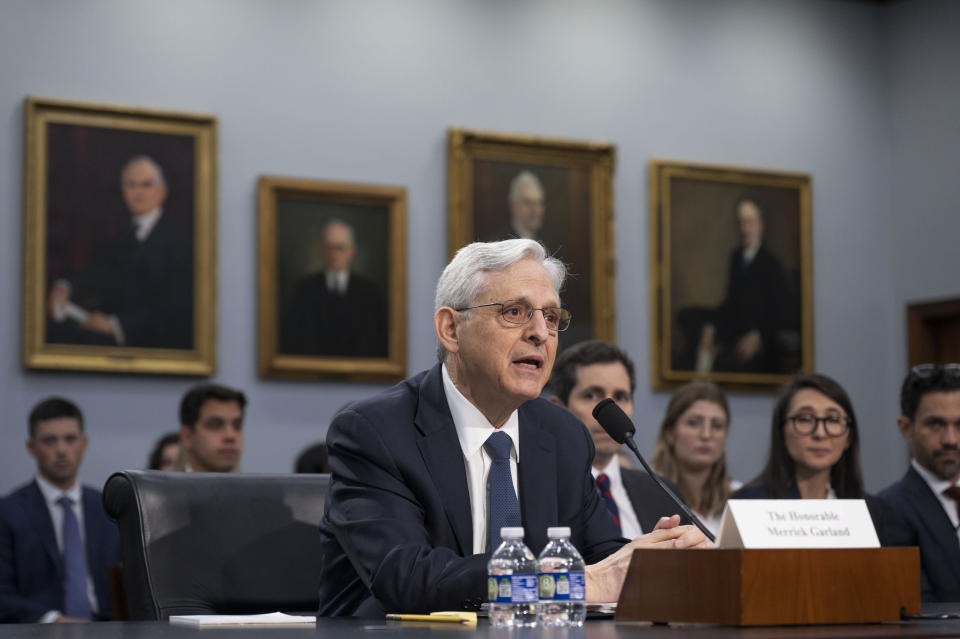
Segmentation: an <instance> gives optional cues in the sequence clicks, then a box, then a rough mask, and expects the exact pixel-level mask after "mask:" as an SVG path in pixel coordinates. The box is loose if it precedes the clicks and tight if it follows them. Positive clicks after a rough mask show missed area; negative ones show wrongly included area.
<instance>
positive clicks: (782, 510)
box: [717, 499, 880, 548]
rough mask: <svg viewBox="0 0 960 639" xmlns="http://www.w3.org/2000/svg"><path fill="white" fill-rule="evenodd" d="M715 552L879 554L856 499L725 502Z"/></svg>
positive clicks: (877, 542)
mask: <svg viewBox="0 0 960 639" xmlns="http://www.w3.org/2000/svg"><path fill="white" fill-rule="evenodd" d="M717 546H718V547H719V548H879V547H880V540H879V539H877V531H876V530H875V529H874V527H873V520H872V519H871V518H870V511H868V510H867V503H866V502H865V501H863V500H862V499H731V500H730V501H728V502H727V505H726V507H725V508H724V509H723V518H722V519H721V521H720V535H719V536H718V537H717Z"/></svg>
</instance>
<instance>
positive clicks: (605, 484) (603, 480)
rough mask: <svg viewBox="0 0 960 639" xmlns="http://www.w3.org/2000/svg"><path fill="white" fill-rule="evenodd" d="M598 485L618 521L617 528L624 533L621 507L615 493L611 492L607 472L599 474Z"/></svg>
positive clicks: (608, 507)
mask: <svg viewBox="0 0 960 639" xmlns="http://www.w3.org/2000/svg"><path fill="white" fill-rule="evenodd" d="M597 487H598V488H599V489H600V494H601V495H602V496H603V501H605V502H607V510H609V511H610V514H611V515H612V516H613V521H615V522H617V530H619V531H620V534H623V529H622V528H621V527H620V509H619V508H618V507H617V500H616V499H614V498H613V493H612V492H610V478H609V477H607V475H606V473H600V474H599V475H597Z"/></svg>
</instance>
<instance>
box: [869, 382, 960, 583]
mask: <svg viewBox="0 0 960 639" xmlns="http://www.w3.org/2000/svg"><path fill="white" fill-rule="evenodd" d="M897 427H898V428H899V429H900V433H901V434H902V435H903V438H904V440H906V442H907V446H908V447H909V449H910V455H911V457H912V458H913V459H912V460H911V462H910V468H908V469H907V473H906V475H904V477H903V478H902V479H901V480H899V481H897V482H895V483H894V484H893V485H891V486H889V487H888V488H886V489H885V490H883V491H882V492H881V493H880V494H879V495H878V497H879V498H880V499H881V500H882V501H883V503H884V504H885V505H886V507H887V515H888V518H889V522H888V524H887V529H888V537H889V543H890V544H891V545H896V546H919V547H920V563H921V566H922V569H923V571H922V572H923V581H922V590H921V594H922V596H923V599H924V601H960V516H958V515H960V513H958V511H960V486H958V483H960V364H945V365H942V366H940V365H934V364H923V365H920V366H915V367H914V368H913V369H912V370H911V371H910V374H909V375H907V377H906V379H905V380H904V382H903V387H902V389H901V391H900V418H899V419H898V420H897Z"/></svg>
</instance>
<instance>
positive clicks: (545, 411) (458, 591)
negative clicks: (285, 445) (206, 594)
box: [319, 239, 709, 618]
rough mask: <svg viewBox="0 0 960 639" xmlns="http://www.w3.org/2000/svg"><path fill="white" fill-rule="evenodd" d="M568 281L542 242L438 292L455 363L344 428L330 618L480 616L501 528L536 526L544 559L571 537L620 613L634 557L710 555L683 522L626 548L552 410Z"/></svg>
mask: <svg viewBox="0 0 960 639" xmlns="http://www.w3.org/2000/svg"><path fill="white" fill-rule="evenodd" d="M564 277H565V268H564V266H563V264H562V263H561V262H560V261H558V260H556V259H555V258H552V257H549V256H547V255H546V252H545V251H544V249H543V246H541V245H540V244H539V243H537V242H535V241H532V240H523V239H514V240H505V241H502V242H494V243H489V244H485V243H479V242H478V243H474V244H470V245H468V246H466V247H464V248H462V249H460V250H459V251H458V252H457V254H456V256H455V257H454V258H453V260H452V261H451V262H450V264H448V265H447V267H446V268H445V269H444V271H443V274H442V275H441V276H440V280H439V283H438V284H437V294H436V310H435V314H434V329H435V331H436V335H437V340H438V342H439V344H438V359H439V360H440V361H439V362H438V363H437V364H436V365H435V366H434V367H433V368H431V369H429V370H427V371H423V372H421V373H419V374H417V375H415V376H413V377H411V378H409V379H407V380H406V381H404V382H401V383H400V384H398V385H396V386H394V387H393V388H391V389H389V390H387V391H385V392H384V393H382V394H380V395H377V396H375V397H373V398H371V399H368V400H364V401H360V402H356V403H354V404H353V405H351V406H350V407H349V408H348V409H346V410H344V411H343V412H341V413H339V414H338V415H337V416H336V417H335V418H334V419H333V422H332V424H331V426H330V432H329V434H328V435H327V446H328V452H329V455H330V467H331V469H332V471H333V472H332V477H331V482H330V490H329V493H328V495H327V501H326V504H325V512H324V516H323V519H322V521H321V523H320V535H321V546H322V549H321V554H322V556H323V565H324V567H323V570H322V571H321V575H320V610H319V614H320V615H324V616H331V615H354V616H375V617H381V618H382V615H383V614H384V612H385V611H403V612H428V611H434V610H453V609H463V608H472V609H475V608H476V607H478V606H479V604H480V603H481V602H482V601H483V600H485V599H486V594H487V587H486V574H487V572H486V571H487V562H488V561H489V559H490V552H491V549H493V548H496V546H497V545H499V543H500V536H499V532H500V529H501V527H502V526H518V525H522V526H523V527H524V530H525V541H526V543H527V545H528V546H530V548H531V549H532V550H533V552H534V553H539V552H540V551H541V550H542V549H543V547H544V546H545V545H546V543H547V537H546V532H547V527H548V526H561V525H562V526H569V527H570V528H571V531H572V535H571V540H572V542H573V543H574V545H576V546H577V548H578V549H579V550H580V552H581V553H582V554H583V556H584V558H585V559H586V561H587V563H588V565H587V568H586V595H587V599H588V600H589V601H616V599H617V597H618V596H619V593H620V588H621V586H622V584H623V579H624V577H625V575H626V570H627V567H628V566H629V562H630V557H631V555H632V552H633V549H634V548H638V547H669V548H685V547H692V546H701V545H709V542H707V541H706V539H705V537H704V536H703V533H701V532H700V531H699V530H698V529H697V528H694V527H692V526H679V525H678V524H679V519H680V518H679V517H672V518H670V519H665V520H663V521H662V522H660V523H659V524H658V527H657V529H655V530H654V531H653V532H651V533H649V534H647V535H644V536H641V537H638V538H637V539H634V540H633V541H632V542H627V540H625V539H622V538H621V536H620V534H619V532H618V531H617V528H616V526H615V524H614V522H613V519H612V518H611V517H610V515H609V514H608V512H607V509H606V507H605V506H604V504H603V502H602V500H601V497H600V494H599V493H598V492H597V490H596V487H595V485H594V482H593V478H592V477H591V475H590V466H591V463H592V461H593V453H594V450H593V443H592V442H591V441H590V436H589V433H587V431H586V429H584V427H583V425H582V424H581V423H580V422H579V421H578V420H577V419H576V418H575V417H573V415H571V414H570V413H569V412H567V411H566V410H564V409H562V408H560V407H559V406H555V405H553V404H551V403H550V402H549V401H546V400H544V399H541V398H540V392H541V391H542V390H543V386H544V384H545V383H546V381H547V379H549V377H550V370H551V368H552V367H553V361H554V356H555V355H556V350H557V335H558V331H561V330H564V329H566V328H567V326H568V325H569V322H570V315H569V313H567V311H565V310H562V309H561V307H560V296H559V290H560V288H561V285H562V284H563V280H564Z"/></svg>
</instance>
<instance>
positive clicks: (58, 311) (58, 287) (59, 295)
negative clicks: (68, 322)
mask: <svg viewBox="0 0 960 639" xmlns="http://www.w3.org/2000/svg"><path fill="white" fill-rule="evenodd" d="M69 302H70V287H69V286H67V285H66V284H64V283H63V282H57V283H56V284H54V285H53V286H52V287H51V288H50V296H49V297H48V298H47V312H48V313H50V316H51V317H53V318H54V319H55V320H57V321H62V320H63V309H64V308H65V307H66V306H67V304H68V303H69Z"/></svg>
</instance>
